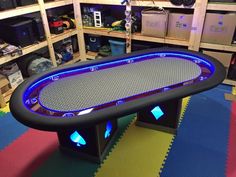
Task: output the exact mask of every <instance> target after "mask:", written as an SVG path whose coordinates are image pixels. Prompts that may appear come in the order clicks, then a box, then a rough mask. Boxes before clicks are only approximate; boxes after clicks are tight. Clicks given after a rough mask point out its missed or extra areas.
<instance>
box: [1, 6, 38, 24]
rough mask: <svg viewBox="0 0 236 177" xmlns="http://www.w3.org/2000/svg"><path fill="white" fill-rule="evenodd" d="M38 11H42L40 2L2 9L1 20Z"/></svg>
mask: <svg viewBox="0 0 236 177" xmlns="http://www.w3.org/2000/svg"><path fill="white" fill-rule="evenodd" d="M38 11H40V8H39V5H38V4H32V5H28V6H23V7H17V8H15V9H9V10H4V11H0V20H2V19H5V18H10V17H15V16H19V15H24V14H29V13H33V12H38Z"/></svg>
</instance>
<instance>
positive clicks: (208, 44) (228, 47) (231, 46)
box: [200, 42, 236, 52]
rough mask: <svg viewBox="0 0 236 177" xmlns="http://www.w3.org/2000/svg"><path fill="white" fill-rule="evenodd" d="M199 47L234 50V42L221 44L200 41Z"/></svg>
mask: <svg viewBox="0 0 236 177" xmlns="http://www.w3.org/2000/svg"><path fill="white" fill-rule="evenodd" d="M200 47H201V48H206V49H215V50H222V51H229V52H236V44H232V45H221V44H211V43H204V42H201V44H200Z"/></svg>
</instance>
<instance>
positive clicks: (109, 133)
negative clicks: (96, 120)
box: [104, 121, 112, 139]
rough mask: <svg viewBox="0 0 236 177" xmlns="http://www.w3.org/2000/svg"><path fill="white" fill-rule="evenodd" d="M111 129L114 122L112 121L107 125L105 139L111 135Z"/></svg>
mask: <svg viewBox="0 0 236 177" xmlns="http://www.w3.org/2000/svg"><path fill="white" fill-rule="evenodd" d="M111 131H112V124H111V122H110V121H108V122H107V125H106V131H105V134H104V138H105V139H107V138H108V137H109V136H110V135H111Z"/></svg>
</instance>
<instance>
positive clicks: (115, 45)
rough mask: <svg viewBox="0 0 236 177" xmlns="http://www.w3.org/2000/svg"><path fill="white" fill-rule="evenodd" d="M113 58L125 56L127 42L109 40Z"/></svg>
mask: <svg viewBox="0 0 236 177" xmlns="http://www.w3.org/2000/svg"><path fill="white" fill-rule="evenodd" d="M109 43H110V45H111V53H112V56H115V55H121V54H125V53H126V52H125V42H122V41H115V40H109Z"/></svg>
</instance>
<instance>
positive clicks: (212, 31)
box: [201, 13, 236, 45]
mask: <svg viewBox="0 0 236 177" xmlns="http://www.w3.org/2000/svg"><path fill="white" fill-rule="evenodd" d="M235 27H236V14H235V13H231V14H217V13H207V14H206V18H205V24H204V28H203V33H202V40H201V41H202V42H206V43H215V44H225V45H231V43H232V39H233V35H234V31H235Z"/></svg>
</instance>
